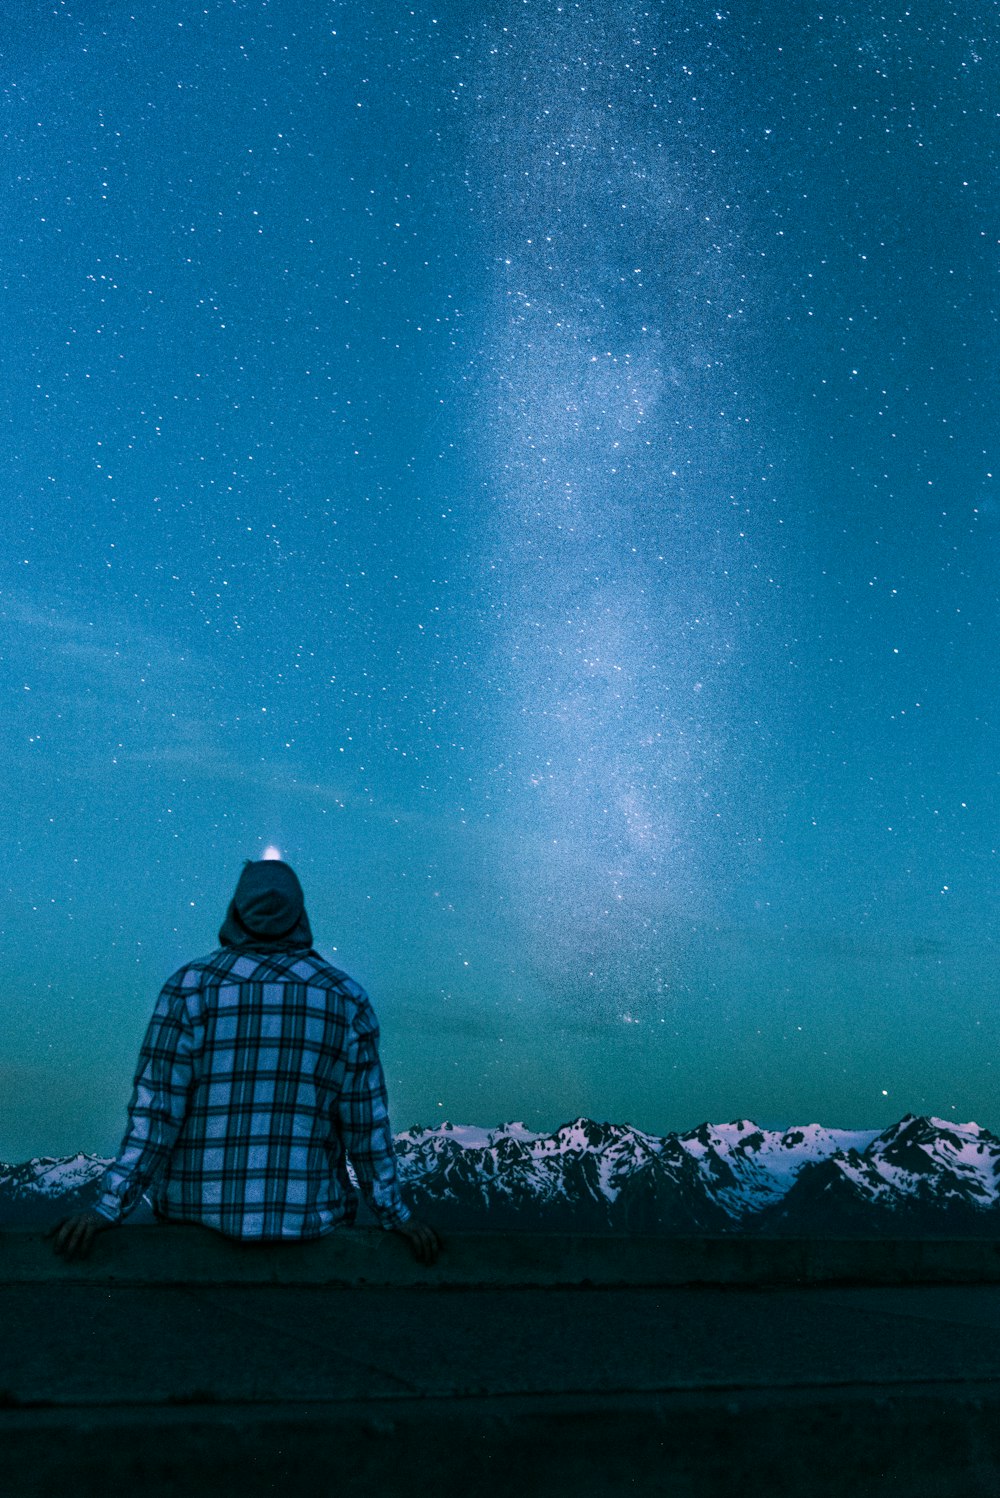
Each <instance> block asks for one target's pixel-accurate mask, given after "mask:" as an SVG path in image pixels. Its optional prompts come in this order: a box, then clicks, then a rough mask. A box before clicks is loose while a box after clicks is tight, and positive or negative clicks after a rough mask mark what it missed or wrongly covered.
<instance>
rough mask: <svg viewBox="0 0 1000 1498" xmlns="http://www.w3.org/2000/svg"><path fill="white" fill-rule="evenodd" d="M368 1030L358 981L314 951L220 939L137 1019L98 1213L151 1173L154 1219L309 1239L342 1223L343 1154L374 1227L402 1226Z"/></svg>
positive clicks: (374, 1045) (345, 1196) (403, 1212)
mask: <svg viewBox="0 0 1000 1498" xmlns="http://www.w3.org/2000/svg"><path fill="white" fill-rule="evenodd" d="M378 1039H379V1027H378V1021H377V1019H376V1017H375V1014H374V1011H373V1009H372V1006H371V1004H370V1002H369V1000H368V997H367V995H366V994H365V992H364V990H363V989H362V988H361V987H360V986H359V985H358V984H357V983H355V982H354V981H353V980H352V979H351V978H349V977H348V976H347V974H346V973H343V972H341V971H340V970H339V969H338V968H335V967H333V966H331V965H330V964H329V963H328V962H326V961H325V960H324V959H323V958H322V957H321V956H320V954H319V953H318V952H316V951H314V950H313V949H312V948H309V949H308V950H306V951H302V950H301V949H294V948H293V949H291V950H272V951H264V950H255V949H253V948H251V947H248V946H242V947H228V948H220V949H218V950H217V951H215V952H212V953H211V954H210V955H209V956H208V957H205V958H202V959H200V960H199V961H197V962H193V963H191V964H189V965H187V966H185V967H183V968H181V969H180V970H179V971H178V972H176V973H175V974H174V975H173V976H172V977H171V978H170V979H169V980H168V981H167V983H166V984H165V985H164V987H163V990H162V992H161V994H160V997H159V1000H158V1002H157V1005H156V1009H155V1011H154V1014H153V1018H152V1020H151V1022H150V1025H149V1029H148V1030H147V1033H146V1038H145V1040H144V1042H143V1046H142V1050H141V1052H140V1059H139V1066H138V1069H137V1073H136V1082H135V1088H134V1091H133V1097H132V1102H131V1103H130V1105H129V1116H130V1127H129V1132H128V1134H127V1136H126V1140H125V1144H124V1146H123V1150H122V1153H121V1154H120V1155H119V1157H118V1159H117V1160H116V1162H115V1164H114V1165H112V1166H111V1167H110V1168H109V1170H108V1172H107V1174H106V1176H105V1180H104V1183H103V1184H104V1190H103V1193H102V1195H101V1197H100V1199H99V1202H98V1206H97V1210H98V1211H99V1212H101V1213H102V1214H104V1215H105V1216H107V1217H108V1218H109V1220H112V1221H114V1220H118V1219H119V1218H120V1217H121V1216H122V1215H123V1214H124V1213H125V1212H127V1211H128V1210H130V1208H131V1206H133V1205H134V1198H135V1199H137V1198H136V1187H137V1186H138V1185H139V1183H140V1182H142V1183H145V1182H146V1181H148V1180H150V1179H152V1177H153V1176H154V1175H155V1177H156V1179H155V1185H154V1188H153V1192H152V1201H153V1207H154V1211H155V1212H156V1213H157V1215H158V1216H161V1217H164V1218H169V1219H170V1220H171V1221H180V1222H198V1223H201V1224H203V1225H205V1226H206V1227H212V1228H215V1229H216V1230H217V1231H219V1232H222V1233H226V1234H228V1235H230V1236H233V1237H238V1238H257V1239H259V1238H269V1239H275V1238H285V1239H287V1238H315V1237H318V1236H320V1235H322V1234H323V1233H327V1232H329V1231H331V1230H332V1229H333V1228H335V1227H336V1226H337V1225H338V1224H339V1223H342V1222H353V1220H354V1217H355V1214H356V1211H357V1200H358V1198H357V1192H356V1191H355V1189H354V1187H353V1186H352V1184H351V1182H350V1180H349V1177H348V1172H347V1160H346V1157H345V1150H346V1151H347V1152H348V1153H349V1154H350V1158H351V1163H352V1165H353V1166H354V1168H355V1171H356V1173H357V1176H358V1180H359V1183H360V1184H361V1186H362V1189H363V1190H364V1191H365V1196H366V1199H367V1200H368V1202H369V1205H370V1206H371V1208H372V1211H373V1212H374V1213H375V1215H376V1217H377V1219H378V1221H379V1222H380V1224H381V1225H382V1226H383V1227H387V1228H395V1227H401V1226H402V1224H403V1223H404V1222H405V1221H406V1220H407V1218H408V1217H409V1216H410V1213H409V1210H408V1209H407V1208H406V1206H405V1205H404V1204H403V1202H402V1199H401V1197H400V1195H399V1188H398V1183H397V1179H396V1165H395V1159H394V1156H393V1152H392V1136H391V1133H390V1131H389V1118H388V1108H387V1099H386V1088H385V1079H384V1076H383V1073H382V1067H381V1063H380V1061H379V1056H378ZM140 1189H141V1186H140Z"/></svg>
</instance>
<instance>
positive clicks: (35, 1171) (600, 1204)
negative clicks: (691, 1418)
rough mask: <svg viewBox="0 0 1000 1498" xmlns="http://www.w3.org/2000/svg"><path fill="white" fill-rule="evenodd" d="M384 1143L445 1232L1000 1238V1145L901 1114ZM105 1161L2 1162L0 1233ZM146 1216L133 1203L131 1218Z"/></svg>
mask: <svg viewBox="0 0 1000 1498" xmlns="http://www.w3.org/2000/svg"><path fill="white" fill-rule="evenodd" d="M394 1140H395V1149H396V1156H397V1160H398V1165H399V1173H400V1179H401V1181H402V1184H403V1189H404V1195H405V1197H406V1200H407V1201H408V1202H409V1204H410V1206H411V1207H412V1208H413V1210H414V1211H415V1212H416V1213H418V1214H419V1215H421V1216H426V1217H427V1218H428V1219H429V1220H430V1221H432V1222H433V1223H434V1224H435V1225H436V1226H438V1227H439V1228H440V1229H441V1231H442V1232H444V1231H447V1230H448V1229H458V1230H477V1229H478V1230H487V1229H502V1230H504V1231H527V1232H531V1231H536V1232H537V1231H564V1230H573V1231H578V1232H600V1233H607V1232H635V1233H661V1234H678V1235H682V1234H688V1235H700V1234H753V1235H755V1236H757V1235H771V1236H809V1235H816V1234H838V1235H841V1236H863V1237H868V1236H877V1235H883V1234H885V1235H892V1236H914V1237H917V1236H924V1235H927V1234H946V1235H949V1236H976V1237H980V1236H982V1237H989V1236H992V1235H993V1234H994V1233H998V1234H1000V1138H998V1137H997V1136H996V1135H995V1134H991V1133H990V1132H989V1131H988V1130H987V1129H984V1128H982V1127H980V1125H979V1124H975V1123H965V1124H957V1123H951V1122H949V1121H948V1120H946V1119H940V1118H933V1117H918V1116H915V1115H913V1114H907V1115H906V1116H905V1117H904V1118H902V1119H901V1120H900V1121H899V1122H898V1123H896V1124H893V1125H891V1126H890V1127H889V1128H887V1129H884V1130H881V1131H879V1130H874V1129H869V1130H844V1129H827V1128H823V1127H822V1126H821V1125H819V1124H807V1125H804V1126H802V1127H801V1128H789V1129H785V1130H783V1131H780V1130H768V1129H763V1128H759V1127H758V1126H757V1125H756V1124H755V1123H752V1122H750V1121H749V1120H747V1119H737V1120H735V1121H734V1122H732V1123H724V1124H709V1123H704V1124H700V1125H699V1126H698V1127H697V1128H695V1129H691V1130H689V1131H688V1132H687V1133H683V1134H681V1133H674V1134H665V1135H659V1134H649V1133H646V1132H644V1131H643V1130H641V1129H637V1128H634V1127H633V1126H632V1125H630V1124H613V1123H598V1122H596V1121H595V1120H594V1119H591V1118H576V1119H573V1120H572V1121H571V1122H570V1123H566V1124H563V1125H562V1126H561V1127H560V1128H558V1129H556V1130H555V1131H554V1132H552V1133H548V1134H547V1133H537V1132H533V1131H532V1130H530V1129H527V1128H526V1127H525V1126H524V1124H522V1123H505V1124H501V1125H499V1126H498V1127H497V1128H494V1129H482V1128H476V1127H474V1126H472V1125H464V1124H451V1123H441V1124H437V1125H435V1126H434V1127H433V1128H429V1127H428V1128H425V1127H420V1126H418V1127H415V1128H412V1129H409V1130H406V1131H405V1132H403V1133H400V1134H396V1135H395V1136H394ZM107 1163H108V1162H107V1160H105V1159H103V1158H102V1157H100V1156H97V1155H91V1154H83V1153H81V1154H77V1155H71V1156H64V1157H62V1158H49V1157H39V1158H36V1159H33V1160H29V1161H27V1162H25V1163H24V1164H21V1165H0V1224H3V1225H7V1226H44V1225H47V1224H48V1223H50V1222H51V1221H54V1220H57V1219H58V1218H59V1217H61V1216H63V1215H65V1214H66V1213H68V1212H72V1211H76V1210H79V1209H80V1208H82V1207H85V1206H88V1205H90V1203H91V1202H92V1201H93V1200H94V1197H95V1195H96V1192H97V1186H98V1180H99V1178H100V1175H101V1173H102V1171H103V1169H104V1167H105V1165H106V1164H107ZM350 1173H351V1174H352V1175H353V1172H350ZM151 1220H152V1215H151V1213H150V1211H149V1208H148V1206H147V1205H146V1204H145V1203H144V1204H142V1205H141V1206H140V1207H139V1208H137V1209H136V1211H135V1212H134V1213H133V1214H132V1216H131V1217H130V1219H129V1221H130V1222H132V1223H136V1222H140V1221H151ZM370 1220H371V1219H370V1218H369V1217H367V1215H366V1214H365V1213H364V1211H362V1212H361V1213H359V1218H358V1221H359V1223H361V1222H362V1221H370Z"/></svg>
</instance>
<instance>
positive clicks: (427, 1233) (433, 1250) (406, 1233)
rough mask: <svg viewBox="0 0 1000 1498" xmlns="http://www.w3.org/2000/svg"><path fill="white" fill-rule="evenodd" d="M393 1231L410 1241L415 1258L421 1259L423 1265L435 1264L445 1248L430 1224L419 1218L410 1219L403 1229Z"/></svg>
mask: <svg viewBox="0 0 1000 1498" xmlns="http://www.w3.org/2000/svg"><path fill="white" fill-rule="evenodd" d="M392 1231H393V1232H394V1233H401V1234H402V1235H403V1237H404V1238H407V1239H409V1243H410V1249H411V1251H412V1253H413V1257H414V1258H415V1259H419V1260H420V1263H421V1264H433V1263H434V1260H435V1259H436V1258H437V1256H438V1253H439V1252H440V1250H441V1248H442V1247H443V1244H442V1242H441V1239H440V1238H439V1237H438V1235H437V1233H436V1232H435V1231H434V1229H433V1228H432V1227H431V1225H430V1223H429V1222H421V1221H420V1219H419V1218H418V1217H408V1218H407V1219H406V1221H405V1222H404V1223H403V1225H402V1226H401V1227H398V1228H393V1230H392Z"/></svg>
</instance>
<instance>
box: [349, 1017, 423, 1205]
mask: <svg viewBox="0 0 1000 1498" xmlns="http://www.w3.org/2000/svg"><path fill="white" fill-rule="evenodd" d="M378 1041H379V1027H378V1021H377V1019H376V1018H375V1012H374V1010H373V1009H372V1007H371V1004H370V1003H369V1002H368V1000H367V998H365V999H364V1000H363V1001H362V1003H361V1006H360V1008H359V1010H358V1013H357V1015H356V1017H355V1020H354V1024H353V1026H352V1029H351V1038H350V1044H349V1049H348V1055H347V1069H346V1071H345V1074H344V1086H343V1090H342V1091H341V1094H340V1097H339V1098H338V1100H337V1124H338V1130H339V1133H340V1137H341V1140H342V1141H343V1144H344V1148H345V1149H346V1150H347V1153H348V1155H349V1156H350V1160H351V1164H352V1165H353V1166H354V1173H355V1175H356V1176H357V1178H358V1186H359V1188H360V1190H361V1194H362V1196H363V1197H364V1199H365V1202H366V1203H367V1205H368V1207H369V1208H370V1209H371V1212H372V1214H373V1215H374V1217H375V1218H376V1219H377V1220H378V1223H379V1225H380V1227H383V1228H397V1227H401V1226H402V1224H403V1223H404V1222H406V1221H407V1220H408V1218H409V1217H411V1216H412V1213H411V1212H410V1209H409V1207H407V1206H406V1204H405V1203H404V1201H403V1198H402V1196H401V1195H400V1190H399V1179H398V1175H397V1171H396V1156H395V1154H394V1153H393V1147H392V1134H391V1132H390V1130H389V1111H388V1095H387V1092H386V1085H385V1075H384V1073H383V1071H382V1063H381V1061H380V1060H379V1054H378Z"/></svg>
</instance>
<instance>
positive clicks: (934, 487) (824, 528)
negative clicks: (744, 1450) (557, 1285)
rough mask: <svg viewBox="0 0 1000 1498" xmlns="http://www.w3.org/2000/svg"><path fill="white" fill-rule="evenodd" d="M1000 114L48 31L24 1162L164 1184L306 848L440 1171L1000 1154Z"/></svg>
mask: <svg viewBox="0 0 1000 1498" xmlns="http://www.w3.org/2000/svg"><path fill="white" fill-rule="evenodd" d="M133 12H134V13H133ZM997 66H998V57H997V46H996V29H995V11H994V10H993V7H992V6H988V5H985V4H980V3H978V0H962V3H960V4H959V3H955V4H949V3H942V0H926V3H922V4H919V5H916V4H904V3H901V0H893V3H886V0H880V3H878V4H876V3H873V0H849V3H847V4H844V5H839V6H836V7H832V6H831V7H827V5H826V4H825V0H809V3H800V0H788V3H786V4H782V5H777V6H766V7H765V6H734V7H732V8H727V7H724V8H719V9H716V8H715V7H714V6H713V5H710V4H703V3H701V0H673V3H671V4H669V5H661V4H648V3H647V4H645V5H632V4H628V3H622V0H559V3H557V0H483V3H479V4H475V5H472V4H469V3H460V0H434V3H424V0H412V3H411V4H408V5H396V4H384V3H379V4H375V3H373V0H352V3H350V4H347V3H338V4H331V3H329V0H285V3H281V0H198V3H189V0H171V3H170V4H166V3H163V0H145V3H144V4H143V5H141V6H139V5H135V6H132V7H131V8H130V6H129V5H128V4H127V3H124V0H87V3H84V0H50V3H49V4H47V5H45V6H42V5H39V6H35V5H27V4H17V5H12V6H9V7H7V9H6V11H5V15H4V19H3V25H2V36H0V86H2V91H0V97H2V110H3V113H2V132H3V152H2V156H0V170H2V172H3V196H2V201H3V207H4V211H3V214H2V215H0V272H2V307H3V321H2V328H3V336H2V342H0V349H2V358H3V363H4V376H3V380H2V382H0V400H2V407H0V430H2V440H3V449H4V451H3V463H2V473H3V486H4V498H3V515H4V525H3V538H2V542H0V624H2V658H3V694H4V710H3V712H2V715H0V736H2V762H3V776H2V811H3V825H4V835H3V838H2V842H0V857H2V890H3V902H2V931H3V952H4V984H3V991H4V1022H3V1037H4V1038H3V1045H2V1048H0V1158H6V1159H8V1160H14V1159H23V1158H26V1157H27V1156H28V1155H29V1154H33V1153H63V1152H68V1151H72V1150H77V1149H87V1150H97V1151H100V1152H102V1153H109V1154H110V1153H113V1152H114V1150H115V1149H116V1148H117V1144H118V1141H119V1139H120V1136H121V1131H122V1127H123V1124H124V1108H125V1104H126V1102H127V1099H128V1093H129V1089H130V1085H131V1075H132V1068H133V1065H134V1061H135V1055H136V1052H137V1048H138V1045H139V1042H140V1040H141V1037H142V1033H143V1030H144V1029H145V1025H146V1022H147V1019H148V1016H149V1013H150V1010H151V1008H152V1005H153V1002H154V1000H155V997H156V993H157V992H158V989H159V986H160V984H161V983H162V982H163V981H164V979H165V978H166V977H167V976H168V974H169V973H171V972H173V971H174V970H175V969H176V968H177V967H178V966H180V965H181V964H182V963H184V962H185V961H188V960H190V959H192V958H193V957H196V956H200V955H204V954H205V953H207V952H209V951H210V950H212V948H213V947H214V946H215V945H216V944H217V932H218V927H219V924H220V922H221V919H222V916H223V914H224V911H225V907H226V904H227V901H228V899H229V896H230V894H231V892H232V889H233V886H234V885H235V882H236V879H237V877H238V874H239V871H240V868H241V866H242V862H243V860H244V859H245V858H255V857H259V856H260V853H261V851H262V850H263V849H264V847H265V846H266V845H267V844H274V845H276V846H277V847H278V848H280V849H281V851H282V853H283V855H284V856H285V858H286V859H287V860H288V861H289V862H290V863H291V864H292V865H293V867H294V868H295V869H296V870H297V872H298V873H299V875H300V878H301V879H302V882H303V885H304V888H305V892H306V900H307V907H308V910H309V913H310V916H311V920H312V924H313V929H314V933H315V936H316V944H317V946H318V947H319V949H320V950H321V951H322V952H323V953H324V954H325V955H326V956H327V957H329V958H330V960H331V961H333V962H335V963H337V964H338V965H340V966H343V967H344V968H346V969H347V970H348V971H349V972H350V973H351V974H352V975H353V976H354V977H355V978H357V979H358V980H359V981H360V982H362V983H363V984H364V985H365V986H366V988H367V989H368V991H369V993H370V995H371V997H372V1001H373V1003H374V1005H375V1009H376V1011H377V1013H378V1015H379V1018H380V1021H381V1024H382V1056H383V1062H384V1065H385V1070H386V1075H387V1079H388V1083H389V1091H390V1114H391V1118H392V1123H393V1127H394V1128H395V1129H397V1130H398V1129H402V1128H405V1127H409V1126H411V1125H413V1124H416V1123H422V1124H435V1123H438V1122H441V1121H443V1120H444V1119H451V1120H453V1121H456V1122H466V1123H477V1124H482V1125H493V1124H496V1123H498V1122H500V1121H502V1120H510V1119H521V1120H524V1121H525V1122H526V1123H527V1124H528V1125H529V1126H530V1127H534V1128H550V1127H555V1126H557V1125H558V1124H559V1123H561V1122H563V1121H565V1120H567V1119H569V1118H573V1117H575V1116H577V1115H578V1114H581V1113H586V1114H589V1115H590V1116H593V1117H596V1118H598V1119H604V1118H607V1119H613V1120H615V1121H619V1122H625V1121H628V1122H631V1123H633V1124H635V1125H637V1126H639V1127H642V1128H646V1129H650V1130H654V1131H667V1130H670V1129H685V1128H689V1127H692V1126H693V1125H695V1124H696V1123H698V1122H699V1121H701V1120H703V1119H711V1120H713V1121H723V1120H725V1119H734V1118H740V1117H746V1118H753V1119H755V1120H756V1121H757V1122H758V1123H762V1124H765V1125H769V1126H775V1125H785V1124H791V1123H806V1122H812V1121H819V1122H822V1123H825V1124H827V1125H829V1126H831V1127H876V1126H882V1125H884V1124H887V1123H889V1122H891V1121H893V1120H895V1119H898V1118H899V1117H901V1116H902V1115H903V1114H904V1113H905V1112H907V1111H911V1112H922V1113H933V1114H936V1115H937V1116H940V1117H951V1118H956V1119H961V1120H963V1121H964V1120H967V1119H970V1118H975V1119H976V1120H977V1121H978V1122H980V1123H982V1124H984V1125H987V1126H992V1127H995V1128H1000V1100H998V1098H997V1094H996V1086H997V1080H998V1073H1000V1060H995V1058H996V1057H997V1051H998V1040H1000V1019H998V1013H997V1002H996V999H997V973H998V956H1000V953H998V941H997V935H998V927H997V905H998V899H997V897H998V893H1000V890H998V884H1000V880H998V856H997V839H998V835H1000V834H998V830H997V810H998V778H997V777H998V769H1000V763H998V753H997V728H998V722H997V717H998V714H997V702H998V686H1000V679H998V678H1000V656H998V653H997V650H996V639H997V572H998V566H997V564H998V554H1000V506H998V499H997V484H996V482H995V475H996V471H997V463H998V461H1000V459H998V455H997V452H996V425H997V424H996V414H997V412H996V362H997V361H996V355H997V347H998V342H997V299H996V277H995V272H996V243H997V217H996V211H995V210H996V203H997V201H998V191H997V189H998V182H997V110H996V96H995V79H996V76H997Z"/></svg>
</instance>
